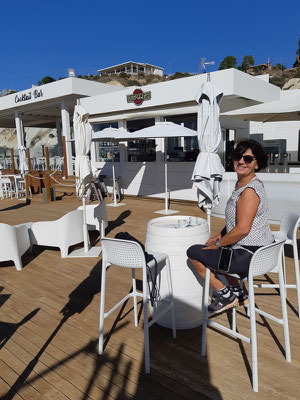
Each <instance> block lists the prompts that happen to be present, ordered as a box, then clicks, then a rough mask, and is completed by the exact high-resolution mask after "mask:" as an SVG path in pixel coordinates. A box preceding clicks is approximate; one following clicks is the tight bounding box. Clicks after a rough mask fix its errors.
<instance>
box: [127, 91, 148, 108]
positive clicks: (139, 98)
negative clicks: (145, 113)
mask: <svg viewBox="0 0 300 400" xmlns="http://www.w3.org/2000/svg"><path fill="white" fill-rule="evenodd" d="M147 100H151V92H143V91H142V89H135V90H134V91H133V93H132V94H128V95H127V103H134V104H135V105H136V106H140V105H141V104H143V102H144V101H147Z"/></svg>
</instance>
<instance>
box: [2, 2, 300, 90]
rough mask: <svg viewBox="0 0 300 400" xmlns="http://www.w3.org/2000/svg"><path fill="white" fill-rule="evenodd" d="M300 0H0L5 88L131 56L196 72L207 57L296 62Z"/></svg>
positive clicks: (169, 68)
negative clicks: (251, 57) (179, 0)
mask: <svg viewBox="0 0 300 400" xmlns="http://www.w3.org/2000/svg"><path fill="white" fill-rule="evenodd" d="M299 15H300V1H299V0H297V1H295V0H289V1H288V2H287V3H285V2H282V1H278V0H274V1H272V2H271V1H264V2H262V1H256V0H254V1H251V2H245V1H235V0H234V1H214V2H211V1H206V2H203V1H200V0H198V1H194V0H193V1H189V0H186V1H182V2H178V1H168V0H167V1H163V0H161V1H157V0H152V1H148V2H146V1H141V0H140V1H118V0H113V1H109V0H106V1H99V0H98V1H94V0H91V1H89V0H87V1H82V0H80V1H78V0H73V1H69V0H60V1H57V0H52V1H44V0H39V1H36V0H27V1H23V0H10V1H7V0H0V16H1V19H0V38H1V39H0V40H1V47H0V51H1V57H0V60H1V61H0V91H1V90H2V89H4V88H6V89H16V90H22V89H27V88H29V87H31V85H32V84H36V83H37V82H38V81H39V80H40V79H41V78H43V77H44V76H46V75H50V76H53V77H54V78H55V79H58V78H59V77H63V76H66V75H67V70H68V68H74V69H75V72H76V74H82V75H85V74H96V71H97V69H100V68H104V67H107V66H110V65H114V64H118V63H120V62H125V61H129V60H133V61H139V62H148V63H151V64H154V65H158V66H161V67H163V68H165V73H167V74H169V73H175V72H176V71H180V72H193V73H198V72H199V61H200V60H201V58H202V57H206V59H207V60H208V61H215V63H216V65H215V66H213V67H208V70H210V71H213V70H215V69H218V67H219V64H220V62H221V61H222V60H223V59H224V58H225V57H226V56H228V55H233V56H235V57H236V58H237V60H238V64H240V63H241V62H242V59H243V57H244V56H245V55H248V54H252V55H253V57H254V60H255V63H256V64H261V63H264V62H266V61H267V60H268V58H269V59H270V61H271V62H272V63H273V65H274V64H276V63H281V62H282V63H283V64H284V65H285V66H286V67H288V68H290V67H292V65H293V63H294V61H295V56H296V55H295V51H296V49H297V45H298V38H299V37H300V23H299Z"/></svg>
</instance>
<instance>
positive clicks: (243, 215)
mask: <svg viewBox="0 0 300 400" xmlns="http://www.w3.org/2000/svg"><path fill="white" fill-rule="evenodd" d="M259 201H260V199H259V196H258V195H257V194H256V192H255V191H254V190H253V189H251V188H247V189H245V190H244V191H243V192H242V194H241V196H240V198H239V199H238V201H237V204H236V207H237V224H236V226H235V227H234V228H233V229H232V230H231V231H230V232H228V233H226V235H224V236H223V237H222V238H221V237H220V245H221V246H228V245H230V244H233V243H236V242H238V241H239V240H241V239H242V238H244V237H245V236H247V235H248V233H249V232H250V230H251V226H252V223H253V220H254V218H255V215H256V213H257V209H258V206H259ZM206 248H207V249H208V248H210V249H216V248H217V247H216V246H214V245H213V243H211V241H210V243H209V245H208V247H206Z"/></svg>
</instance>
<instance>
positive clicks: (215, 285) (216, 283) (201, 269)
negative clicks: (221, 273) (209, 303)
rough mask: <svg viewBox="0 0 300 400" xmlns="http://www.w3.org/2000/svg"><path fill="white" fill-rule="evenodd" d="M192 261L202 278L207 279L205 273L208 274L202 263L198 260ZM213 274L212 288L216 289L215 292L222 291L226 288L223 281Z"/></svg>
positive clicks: (211, 278) (211, 276)
mask: <svg viewBox="0 0 300 400" xmlns="http://www.w3.org/2000/svg"><path fill="white" fill-rule="evenodd" d="M190 261H191V262H192V264H193V265H194V267H195V268H196V270H197V272H198V273H199V275H200V276H202V278H204V279H205V273H206V268H205V266H204V265H203V264H201V262H200V261H197V260H192V259H190ZM211 272H212V273H211V274H210V284H211V286H212V287H213V288H214V289H215V290H221V289H223V287H224V283H223V282H222V281H220V279H218V278H217V277H216V275H215V273H214V272H213V271H211Z"/></svg>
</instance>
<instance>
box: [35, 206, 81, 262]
mask: <svg viewBox="0 0 300 400" xmlns="http://www.w3.org/2000/svg"><path fill="white" fill-rule="evenodd" d="M30 241H31V244H37V245H41V246H53V247H59V248H60V251H61V257H62V258H65V257H67V255H68V250H69V247H70V246H72V245H74V244H77V243H81V242H83V215H82V210H74V211H70V212H69V213H67V214H66V215H64V216H63V217H61V218H59V219H57V220H56V221H41V222H33V224H32V226H31V230H30Z"/></svg>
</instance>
